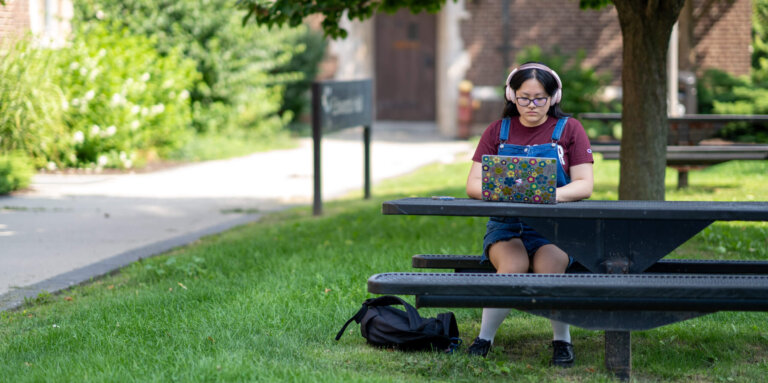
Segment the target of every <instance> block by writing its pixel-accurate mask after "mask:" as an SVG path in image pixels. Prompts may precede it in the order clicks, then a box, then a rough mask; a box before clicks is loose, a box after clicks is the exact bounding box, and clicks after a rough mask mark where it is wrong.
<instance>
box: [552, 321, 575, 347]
mask: <svg viewBox="0 0 768 383" xmlns="http://www.w3.org/2000/svg"><path fill="white" fill-rule="evenodd" d="M549 321H550V322H552V333H553V334H554V336H553V339H554V340H562V341H564V342H568V343H571V326H569V325H568V323H565V322H560V321H556V320H554V319H550V320H549Z"/></svg>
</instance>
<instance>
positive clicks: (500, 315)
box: [478, 309, 512, 343]
mask: <svg viewBox="0 0 768 383" xmlns="http://www.w3.org/2000/svg"><path fill="white" fill-rule="evenodd" d="M510 311H512V309H483V320H482V321H481V322H480V335H478V338H480V339H485V340H490V341H491V343H493V338H494V337H495V336H496V330H498V329H499V326H501V322H504V318H506V317H507V315H509V312H510Z"/></svg>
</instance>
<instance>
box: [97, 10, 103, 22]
mask: <svg viewBox="0 0 768 383" xmlns="http://www.w3.org/2000/svg"><path fill="white" fill-rule="evenodd" d="M96 18H97V19H99V20H104V12H102V11H101V10H98V11H96Z"/></svg>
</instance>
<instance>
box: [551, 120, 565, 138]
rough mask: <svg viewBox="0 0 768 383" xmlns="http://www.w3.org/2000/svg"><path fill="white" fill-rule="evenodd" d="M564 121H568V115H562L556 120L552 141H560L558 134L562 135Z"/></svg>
mask: <svg viewBox="0 0 768 383" xmlns="http://www.w3.org/2000/svg"><path fill="white" fill-rule="evenodd" d="M566 122H568V117H563V118H561V119H559V120H557V125H555V131H554V132H552V142H557V141H560V136H562V135H563V131H564V130H565V123H566Z"/></svg>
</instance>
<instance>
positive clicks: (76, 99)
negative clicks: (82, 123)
mask: <svg viewBox="0 0 768 383" xmlns="http://www.w3.org/2000/svg"><path fill="white" fill-rule="evenodd" d="M72 105H73V106H78V105H80V99H79V98H73V99H72Z"/></svg>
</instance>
